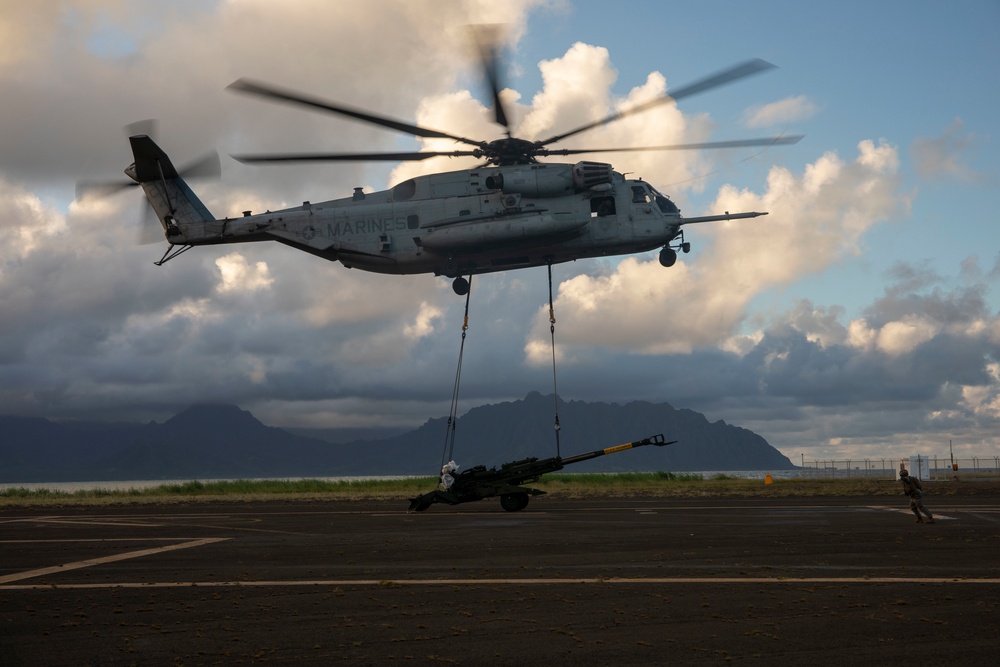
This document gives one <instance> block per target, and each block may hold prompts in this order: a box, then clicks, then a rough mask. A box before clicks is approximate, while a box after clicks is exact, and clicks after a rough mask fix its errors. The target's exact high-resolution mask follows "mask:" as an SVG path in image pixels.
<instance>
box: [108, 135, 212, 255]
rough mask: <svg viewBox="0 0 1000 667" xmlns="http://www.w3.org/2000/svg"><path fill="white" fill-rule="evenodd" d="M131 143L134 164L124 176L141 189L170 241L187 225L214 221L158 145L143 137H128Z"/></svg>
mask: <svg viewBox="0 0 1000 667" xmlns="http://www.w3.org/2000/svg"><path fill="white" fill-rule="evenodd" d="M129 142H130V143H131V144H132V154H133V156H134V157H135V162H133V163H132V164H131V165H130V166H129V167H128V169H126V170H125V173H126V174H127V175H128V176H129V178H131V179H132V180H134V181H136V182H137V183H139V185H141V186H142V189H143V190H144V191H145V193H146V198H147V199H148V200H149V203H150V205H151V206H152V207H153V210H154V211H155V212H156V217H157V218H159V220H160V225H162V226H163V230H164V231H165V232H166V234H167V238H168V240H169V238H170V237H171V236H177V235H179V234H180V233H181V232H180V227H179V226H182V225H184V224H186V223H192V222H207V221H211V220H215V218H214V217H213V216H212V214H211V213H209V212H208V209H207V208H205V205H204V204H202V203H201V200H200V199H198V197H197V195H195V194H194V192H192V191H191V188H189V187H188V184H187V183H186V182H185V181H184V179H183V178H182V177H181V175H180V174H179V173H178V172H177V169H176V168H175V167H174V165H173V163H172V162H171V161H170V158H169V157H167V154H166V153H164V152H163V149H161V148H160V147H159V146H157V145H156V142H154V141H153V140H152V139H150V138H149V137H148V136H146V135H144V134H140V135H136V136H133V137H129Z"/></svg>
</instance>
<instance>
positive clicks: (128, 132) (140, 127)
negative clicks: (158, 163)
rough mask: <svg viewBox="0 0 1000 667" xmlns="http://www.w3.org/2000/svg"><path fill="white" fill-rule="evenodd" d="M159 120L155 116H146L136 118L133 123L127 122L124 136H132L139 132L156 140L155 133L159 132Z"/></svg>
mask: <svg viewBox="0 0 1000 667" xmlns="http://www.w3.org/2000/svg"><path fill="white" fill-rule="evenodd" d="M159 125H160V121H158V120H156V119H155V118H147V119H146V120H137V121H136V122H134V123H129V124H128V125H126V126H125V128H124V129H125V136H126V137H134V136H136V135H139V134H145V135H146V136H147V137H150V138H152V140H153V141H156V138H157V135H158V134H159V132H158V130H159Z"/></svg>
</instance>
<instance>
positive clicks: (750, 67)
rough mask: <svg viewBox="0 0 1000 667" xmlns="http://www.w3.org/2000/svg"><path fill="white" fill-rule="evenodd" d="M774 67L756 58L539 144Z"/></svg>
mask: <svg viewBox="0 0 1000 667" xmlns="http://www.w3.org/2000/svg"><path fill="white" fill-rule="evenodd" d="M774 67H775V65H772V64H771V63H769V62H767V61H766V60H761V59H760V58H755V59H753V60H748V61H746V62H744V63H741V64H739V65H736V66H734V67H730V68H729V69H725V70H722V71H721V72H718V73H716V74H712V75H710V76H707V77H705V78H703V79H699V80H698V81H695V82H694V83H690V84H688V85H686V86H682V87H681V88H678V89H677V90H675V91H673V92H672V93H667V94H664V95H661V96H660V97H657V98H655V99H652V100H650V101H648V102H644V103H642V104H639V105H637V106H634V107H632V108H631V109H626V110H625V111H619V112H618V113H614V114H611V115H610V116H608V117H607V118H605V119H604V120H599V121H595V122H593V123H587V124H586V125H581V126H580V127H578V128H576V129H575V130H570V131H569V132H565V133H563V134H557V135H556V136H554V137H549V138H548V139H545V140H543V141H540V142H538V143H539V144H541V145H543V146H545V145H548V144H553V143H555V142H557V141H561V140H563V139H565V138H566V137H571V136H573V135H574V134H579V133H580V132H584V131H586V130H591V129H593V128H595V127H599V126H601V125H607V124H608V123H612V122H614V121H616V120H619V119H621V118H625V117H626V116H631V115H633V114H637V113H641V112H643V111H647V110H649V109H652V108H653V107H657V106H660V105H661V104H666V103H667V102H670V101H677V100H681V99H683V98H685V97H690V96H691V95H695V94H697V93H703V92H705V91H707V90H711V89H712V88H717V87H719V86H723V85H725V84H727V83H732V82H734V81H738V80H739V79H743V78H746V77H748V76H751V75H753V74H757V73H758V72H763V71H765V70H769V69H772V68H774Z"/></svg>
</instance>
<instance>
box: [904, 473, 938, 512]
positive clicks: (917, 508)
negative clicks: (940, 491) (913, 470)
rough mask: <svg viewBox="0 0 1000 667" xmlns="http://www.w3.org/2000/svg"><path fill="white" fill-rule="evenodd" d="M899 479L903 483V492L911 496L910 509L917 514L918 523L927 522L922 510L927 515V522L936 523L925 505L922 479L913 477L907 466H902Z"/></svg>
mask: <svg viewBox="0 0 1000 667" xmlns="http://www.w3.org/2000/svg"><path fill="white" fill-rule="evenodd" d="M899 481H900V482H902V483H903V493H905V494H906V495H908V496H909V497H910V511H911V512H913V513H914V514H916V515H917V523H925V521H924V517H923V516H921V515H920V514H921V512H923V514H924V515H925V516H926V517H927V521H926V523H934V517H933V516H931V513H930V512H929V511H927V508H926V507H924V490H923V489H924V487H923V486H922V485H921V484H920V480H919V479H917V478H916V477H911V476H910V472H909V471H908V470H907V469H906V468H901V469H900V471H899Z"/></svg>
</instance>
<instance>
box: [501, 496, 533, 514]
mask: <svg viewBox="0 0 1000 667" xmlns="http://www.w3.org/2000/svg"><path fill="white" fill-rule="evenodd" d="M527 506H528V494H527V493H505V494H503V495H502V496H500V507H502V508H504V509H505V510H507V511H508V512H518V511H520V510H523V509H524V508H525V507H527Z"/></svg>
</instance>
